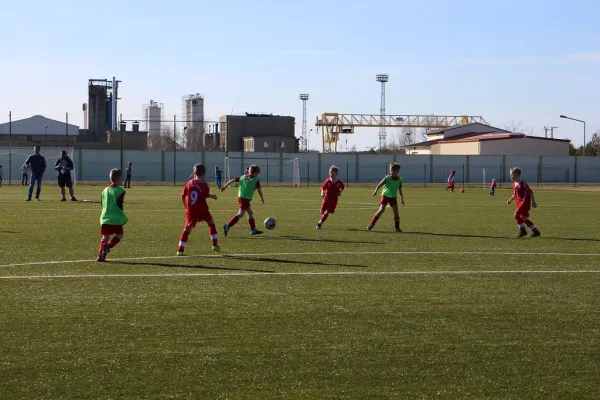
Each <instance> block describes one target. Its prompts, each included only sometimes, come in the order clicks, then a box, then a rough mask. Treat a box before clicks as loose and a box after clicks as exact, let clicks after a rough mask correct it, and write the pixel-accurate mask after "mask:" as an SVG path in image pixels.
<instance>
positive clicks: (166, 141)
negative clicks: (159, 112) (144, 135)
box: [148, 125, 173, 150]
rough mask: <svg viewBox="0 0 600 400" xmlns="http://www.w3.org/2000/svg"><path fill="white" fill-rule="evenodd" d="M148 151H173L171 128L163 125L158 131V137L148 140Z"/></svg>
mask: <svg viewBox="0 0 600 400" xmlns="http://www.w3.org/2000/svg"><path fill="white" fill-rule="evenodd" d="M148 149H149V150H172V149H173V127H172V126H170V125H165V126H163V127H162V129H161V131H160V136H154V137H152V136H150V137H149V138H148Z"/></svg>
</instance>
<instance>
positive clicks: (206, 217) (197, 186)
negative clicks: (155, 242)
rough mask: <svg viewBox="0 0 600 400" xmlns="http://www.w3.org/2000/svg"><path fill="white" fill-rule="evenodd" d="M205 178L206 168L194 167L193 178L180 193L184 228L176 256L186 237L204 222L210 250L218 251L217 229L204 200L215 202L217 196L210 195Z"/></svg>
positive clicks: (185, 242)
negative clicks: (210, 243)
mask: <svg viewBox="0 0 600 400" xmlns="http://www.w3.org/2000/svg"><path fill="white" fill-rule="evenodd" d="M205 176H206V167H205V166H204V165H203V164H196V165H194V178H193V179H192V180H190V181H189V182H188V183H187V184H186V185H185V187H184V188H183V192H181V201H182V203H183V206H184V207H185V228H184V230H183V232H182V233H181V237H180V238H179V247H178V248H177V255H178V256H182V255H183V251H184V250H185V245H186V244H187V240H188V237H189V236H190V233H192V229H193V228H195V227H196V224H197V223H198V222H206V223H207V224H208V233H209V234H210V239H211V242H212V249H213V251H218V250H219V242H218V239H219V235H218V234H217V227H216V226H215V222H214V221H213V218H212V215H210V212H209V211H208V204H206V199H208V198H210V199H215V200H216V199H217V196H216V195H214V194H210V188H209V186H208V184H207V183H206V182H205V181H204V177H205Z"/></svg>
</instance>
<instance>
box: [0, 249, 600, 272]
mask: <svg viewBox="0 0 600 400" xmlns="http://www.w3.org/2000/svg"><path fill="white" fill-rule="evenodd" d="M329 255H444V256H447V255H481V256H494V255H496V256H497V255H502V256H537V257H539V256H561V257H600V253H541V252H540V253H535V252H533V253H515V252H487V251H332V252H322V251H321V252H299V253H254V254H246V253H238V254H200V255H188V256H185V257H177V256H152V257H126V258H111V259H109V261H112V262H115V263H118V262H119V261H142V260H168V259H175V258H176V259H180V260H185V259H191V258H222V259H227V258H230V257H248V258H256V257H273V256H275V257H286V256H329ZM90 262H96V260H94V259H87V260H56V261H33V262H28V263H18V264H2V265H0V268H10V267H27V266H32V265H56V264H79V263H90ZM182 266H185V265H183V264H182Z"/></svg>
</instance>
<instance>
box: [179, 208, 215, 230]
mask: <svg viewBox="0 0 600 400" xmlns="http://www.w3.org/2000/svg"><path fill="white" fill-rule="evenodd" d="M212 219H213V217H212V215H210V211H208V210H206V211H199V212H196V213H193V214H188V213H185V227H186V228H195V227H196V224H197V223H198V222H208V221H212Z"/></svg>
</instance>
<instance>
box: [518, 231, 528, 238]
mask: <svg viewBox="0 0 600 400" xmlns="http://www.w3.org/2000/svg"><path fill="white" fill-rule="evenodd" d="M524 236H527V231H526V230H525V229H523V230H522V231H521V232H519V234H518V235H517V237H518V238H522V237H524Z"/></svg>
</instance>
